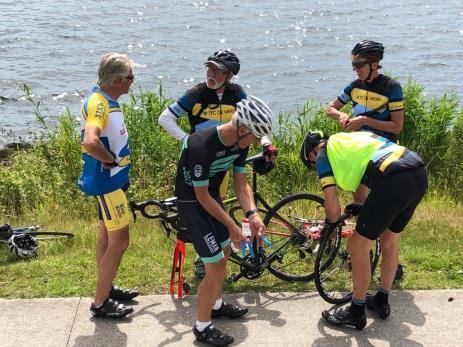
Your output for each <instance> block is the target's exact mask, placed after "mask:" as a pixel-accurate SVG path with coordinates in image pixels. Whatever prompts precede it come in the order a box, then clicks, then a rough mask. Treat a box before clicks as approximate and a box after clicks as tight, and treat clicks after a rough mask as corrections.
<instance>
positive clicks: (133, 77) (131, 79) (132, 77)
mask: <svg viewBox="0 0 463 347" xmlns="http://www.w3.org/2000/svg"><path fill="white" fill-rule="evenodd" d="M125 79H127V80H129V81H132V82H133V81H134V80H135V76H134V75H128V76H125Z"/></svg>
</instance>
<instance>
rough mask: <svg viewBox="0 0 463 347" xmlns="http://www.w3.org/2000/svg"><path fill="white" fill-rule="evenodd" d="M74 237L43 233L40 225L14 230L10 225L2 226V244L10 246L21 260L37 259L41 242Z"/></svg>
mask: <svg viewBox="0 0 463 347" xmlns="http://www.w3.org/2000/svg"><path fill="white" fill-rule="evenodd" d="M73 237H74V235H73V234H71V233H68V232H56V231H43V230H42V227H41V226H39V225H32V226H26V227H20V228H12V227H11V226H10V225H9V224H3V225H0V242H3V243H6V244H8V248H9V250H10V252H11V253H12V254H14V255H15V256H16V257H18V258H21V259H26V258H31V257H35V256H36V255H37V249H38V246H39V241H40V242H41V241H50V240H59V239H61V240H69V239H72V238H73Z"/></svg>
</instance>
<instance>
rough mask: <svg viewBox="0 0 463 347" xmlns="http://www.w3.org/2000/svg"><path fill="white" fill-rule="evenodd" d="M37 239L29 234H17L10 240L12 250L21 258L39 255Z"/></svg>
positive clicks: (9, 245) (9, 246) (9, 244)
mask: <svg viewBox="0 0 463 347" xmlns="http://www.w3.org/2000/svg"><path fill="white" fill-rule="evenodd" d="M37 247H38V245H37V241H36V240H35V238H34V237H32V236H31V235H28V234H17V235H13V236H11V237H10V239H9V240H8V248H9V249H10V252H11V253H12V254H14V255H15V256H17V257H18V258H21V259H26V258H32V257H35V256H36V255H37Z"/></svg>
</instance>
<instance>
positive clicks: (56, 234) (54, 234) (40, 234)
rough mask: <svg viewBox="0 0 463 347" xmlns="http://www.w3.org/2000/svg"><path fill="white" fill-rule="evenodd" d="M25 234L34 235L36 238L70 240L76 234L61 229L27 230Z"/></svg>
mask: <svg viewBox="0 0 463 347" xmlns="http://www.w3.org/2000/svg"><path fill="white" fill-rule="evenodd" d="M25 234H28V235H31V236H33V237H34V238H35V239H36V240H40V241H47V240H57V239H62V240H70V239H72V238H73V237H74V234H71V233H67V232H60V231H33V232H27V231H26V232H25Z"/></svg>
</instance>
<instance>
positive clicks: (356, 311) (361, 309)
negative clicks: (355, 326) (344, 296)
mask: <svg viewBox="0 0 463 347" xmlns="http://www.w3.org/2000/svg"><path fill="white" fill-rule="evenodd" d="M349 311H350V312H351V313H352V315H353V316H354V317H359V316H361V315H362V314H365V304H356V303H353V302H351V304H350V307H349Z"/></svg>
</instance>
